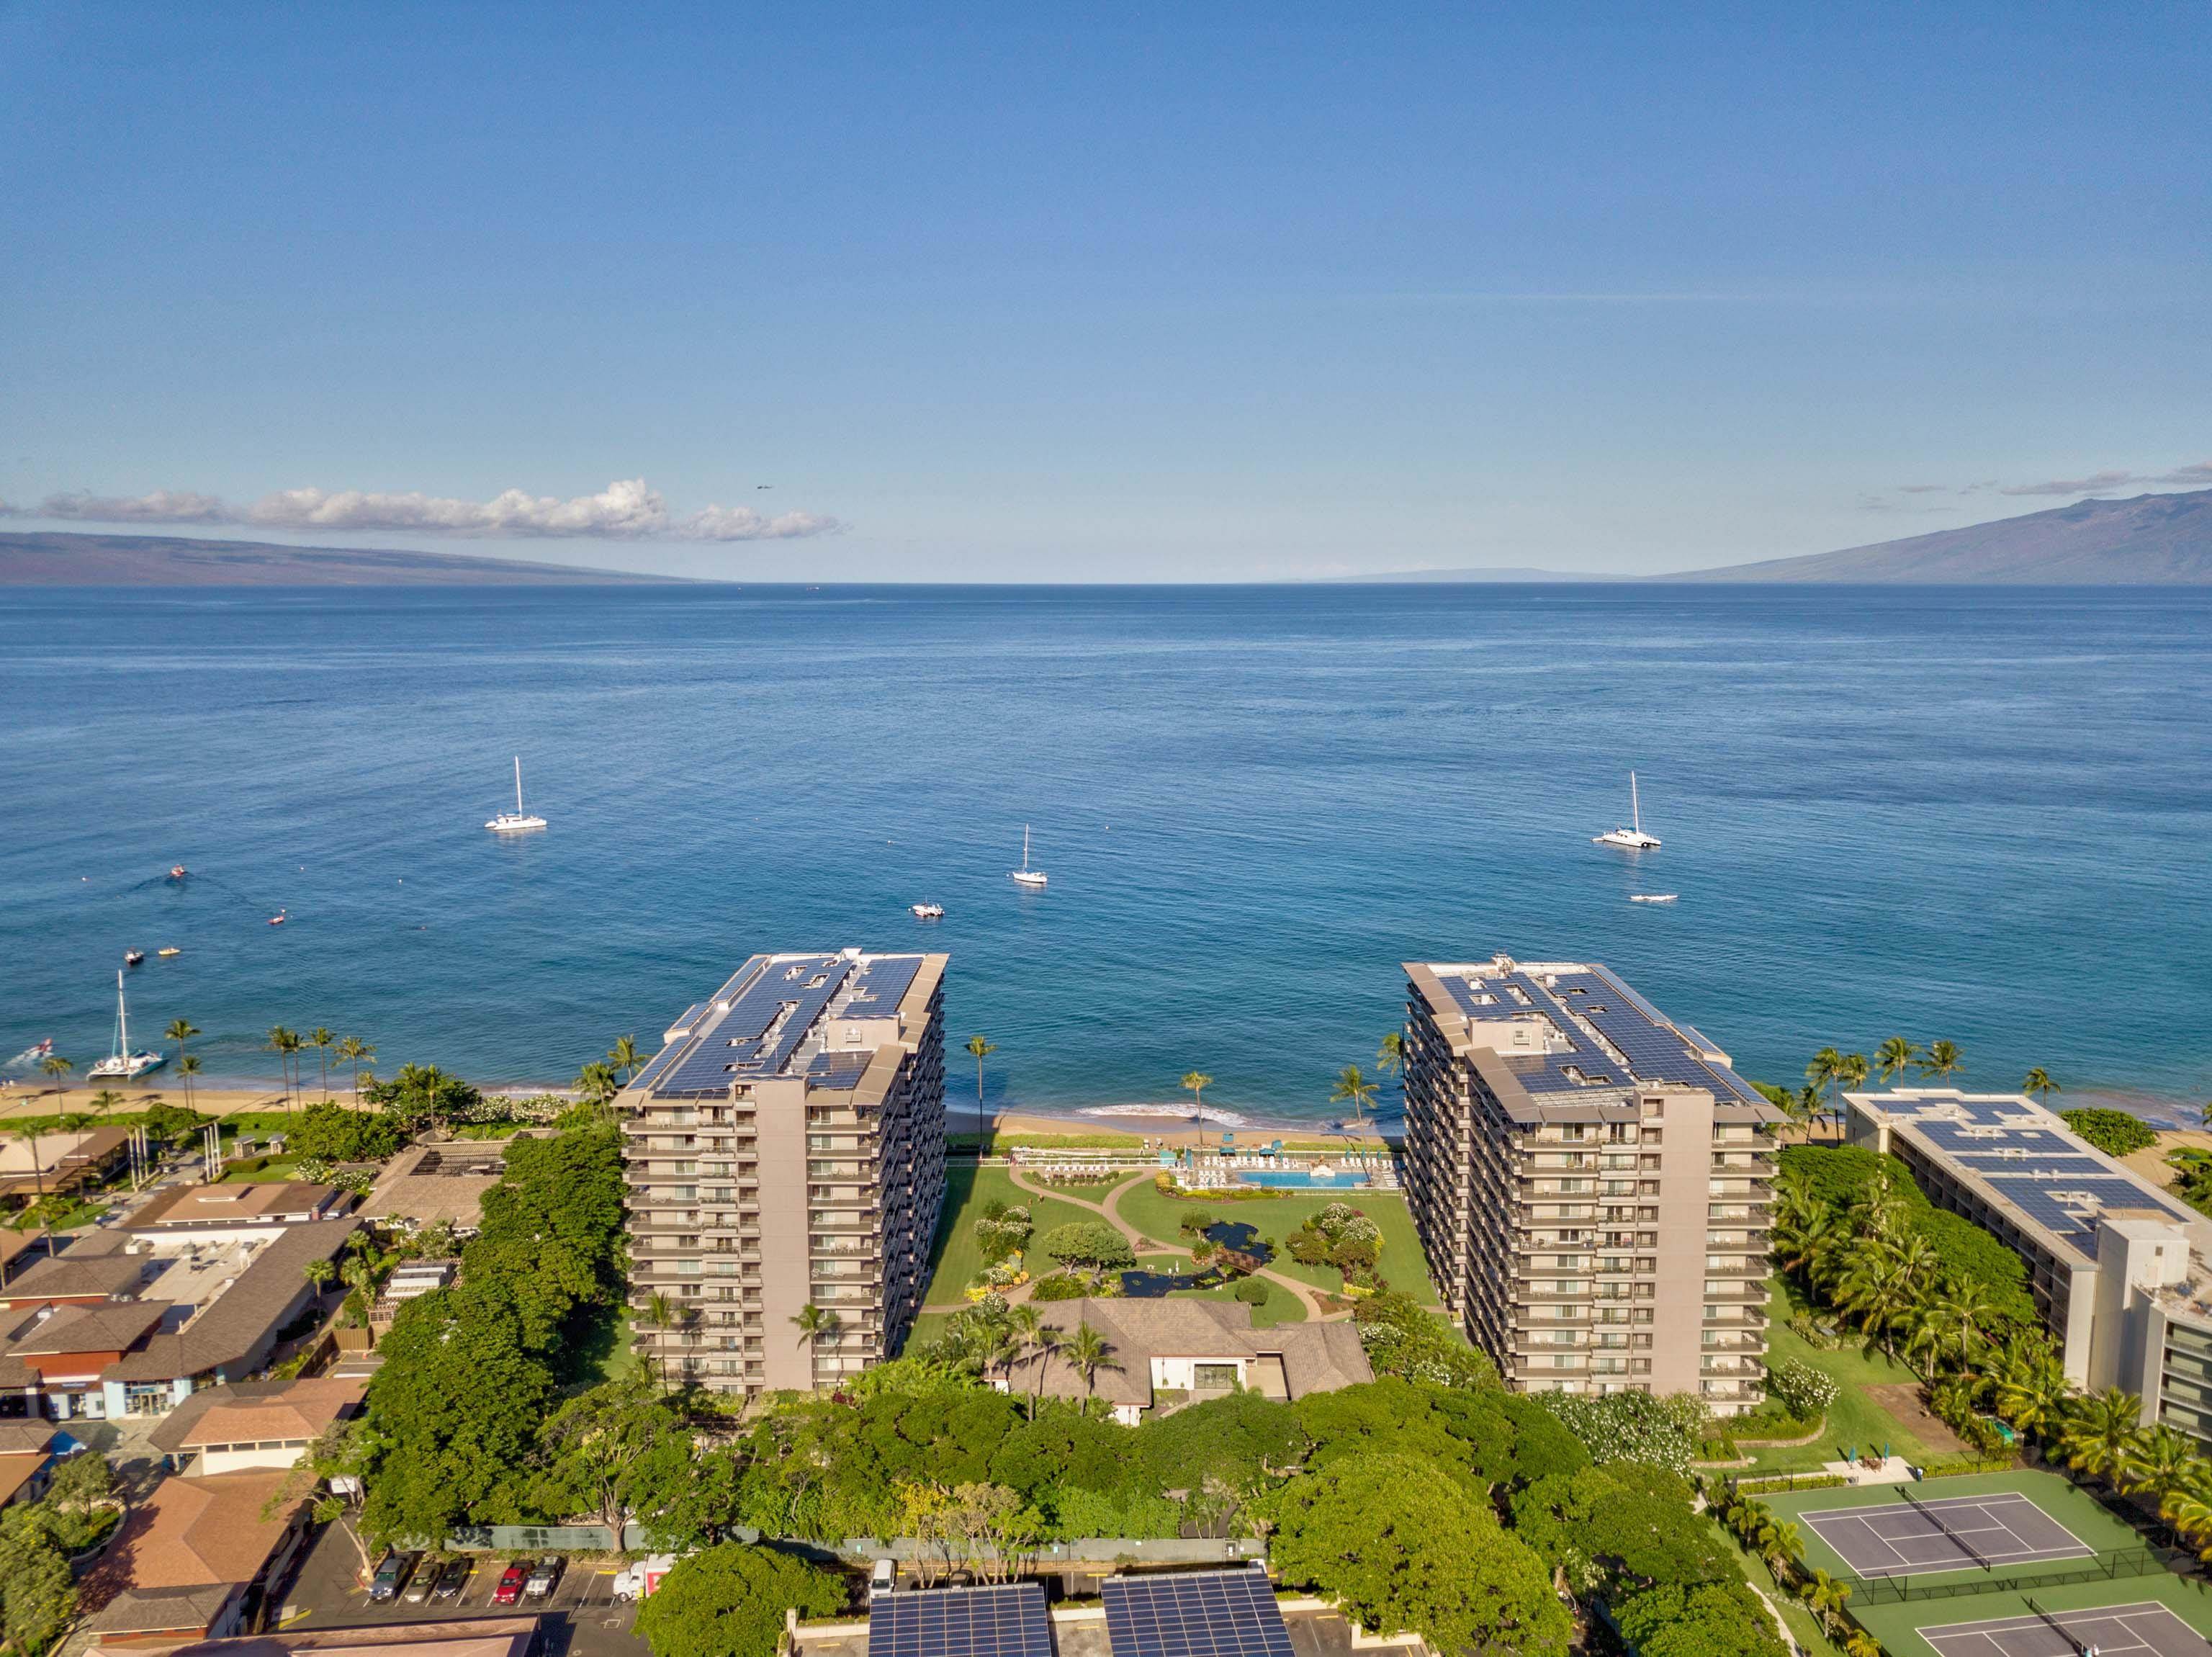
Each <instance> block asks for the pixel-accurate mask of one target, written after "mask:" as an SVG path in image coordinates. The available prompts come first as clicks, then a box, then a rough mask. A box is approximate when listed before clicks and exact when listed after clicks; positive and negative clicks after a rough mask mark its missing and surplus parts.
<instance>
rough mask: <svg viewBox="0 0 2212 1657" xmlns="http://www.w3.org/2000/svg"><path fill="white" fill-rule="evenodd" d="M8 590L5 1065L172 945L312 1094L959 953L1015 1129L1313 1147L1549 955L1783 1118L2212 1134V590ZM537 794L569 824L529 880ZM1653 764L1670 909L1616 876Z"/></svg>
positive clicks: (200, 1014) (99, 1004)
mask: <svg viewBox="0 0 2212 1657" xmlns="http://www.w3.org/2000/svg"><path fill="white" fill-rule="evenodd" d="M9 600H10V607H11V611H12V616H13V620H12V624H11V625H10V627H9V641H8V644H7V647H6V649H5V650H4V652H0V709H4V710H5V717H4V722H0V763H4V776H5V778H6V793H5V796H4V806H0V987H4V993H0V1054H4V1053H9V1052H14V1051H16V1050H18V1049H20V1048H21V1047H23V1046H26V1045H28V1044H29V1043H31V1042H32V1041H33V1040H35V1039H39V1038H40V1037H46V1036H52V1037H53V1038H54V1039H56V1040H57V1042H58V1045H59V1046H60V1049H61V1051H64V1052H66V1053H67V1054H69V1055H70V1057H74V1058H76V1059H77V1060H78V1061H79V1063H80V1064H82V1063H85V1062H87V1061H88V1060H89V1059H91V1058H93V1057H97V1056H98V1055H100V1053H102V1052H104V1051H106V1046H107V1040H108V1030H109V1022H110V1014H111V1001H112V987H113V978H114V972H115V968H116V966H118V963H119V958H120V956H121V954H122V953H123V951H124V950H125V948H126V947H141V948H143V949H146V950H148V951H149V952H151V951H153V950H155V949H156V948H158V947H161V946H163V945H174V946H176V947H179V948H180V949H181V950H182V951H183V952H184V953H182V954H180V955H179V956H176V957H174V958H173V959H167V960H161V959H151V958H150V953H149V959H148V961H147V963H146V965H145V966H143V967H142V968H140V969H139V970H137V972H134V973H133V974H132V975H131V986H132V1011H133V1025H134V1031H143V1032H144V1033H148V1034H151V1033H154V1032H155V1031H158V1030H159V1029H160V1028H161V1026H162V1025H163V1024H165V1023H166V1022H167V1020H170V1019H171V1018H173V1017H175V1016H177V1015H179V1014H183V1015H185V1016H186V1017H189V1018H190V1019H191V1020H192V1021H193V1022H194V1023H196V1024H197V1025H199V1026H202V1027H203V1028H204V1030H205V1031H206V1032H207V1033H208V1034H207V1036H206V1037H205V1038H204V1039H203V1040H202V1041H201V1042H200V1043H199V1044H198V1048H199V1051H202V1052H203V1053H204V1055H205V1057H206V1061H207V1064H208V1069H209V1072H210V1077H211V1078H212V1077H216V1076H220V1077H248V1076H252V1077H269V1076H273V1075H275V1074H276V1070H275V1061H274V1059H273V1058H272V1057H270V1056H268V1055H265V1054H264V1053H262V1052H260V1051H258V1044H259V1039H260V1037H259V1033H260V1032H261V1031H262V1030H264V1029H265V1028H266V1026H269V1025H271V1024H274V1023H277V1022H280V1021H281V1022H283V1023H287V1024H290V1025H292V1026H295V1027H301V1028H306V1027H312V1026H314V1025H317V1024H326V1025H328V1026H331V1028H332V1029H334V1030H337V1031H339V1032H341V1033H359V1034H361V1035H362V1036H364V1037H366V1038H367V1039H369V1040H371V1041H373V1042H374V1044H375V1045H376V1048H377V1050H378V1052H379V1055H380V1065H381V1066H382V1067H383V1068H385V1069H392V1068H395V1067H396V1066H397V1065H398V1064H399V1063H404V1062H406V1061H409V1060H415V1061H420V1062H424V1063H440V1064H442V1065H445V1066H447V1068H449V1069H459V1070H461V1071H463V1072H465V1073H467V1074H469V1075H473V1076H476V1077H478V1078H480V1079H483V1080H488V1081H489V1080H498V1081H526V1080H549V1081H550V1080H559V1079H562V1078H565V1077H567V1076H569V1075H573V1074H574V1070H575V1069H576V1067H577V1065H578V1064H579V1063H580V1062H581V1061H583V1060H585V1059H587V1058H591V1057H595V1056H597V1055H598V1054H599V1052H600V1051H602V1050H603V1049H605V1047H606V1045H608V1043H609V1042H610V1041H611V1039H613V1038H614V1037H616V1036H617V1035H620V1034H623V1033H625V1032H636V1033H639V1034H640V1036H641V1038H649V1039H650V1040H649V1041H648V1043H647V1045H651V1043H652V1042H657V1039H658V1033H659V1030H660V1029H661V1027H662V1026H663V1025H664V1023H665V1021H666V1020H667V1019H668V1017H669V1016H670V1015H671V1014H674V1013H676V1012H678V1011H679V1010H680V1009H682V1008H684V1006H685V1005H686V1004H688V1003H689V1002H690V1001H692V1000H693V999H695V998H696V996H698V995H699V994H700V993H701V992H702V991H703V990H708V989H710V988H712V987H713V986H714V984H717V983H718V982H720V979H721V978H722V977H723V976H724V975H726V973H727V972H729V971H730V970H731V968H732V966H734V965H735V964H736V963H737V962H738V960H739V959H741V958H742V957H743V956H744V954H746V953H748V952H750V951H753V950H758V949H770V948H801V947H804V948H825V947H840V946H844V945H850V944H857V945H864V946H866V947H872V948H879V949H881V948H916V947H929V948H936V949H945V950H949V951H951V955H952V967H951V978H950V983H949V987H948V990H947V992H946V1003H947V1008H948V1018H949V1026H948V1047H949V1048H952V1047H956V1046H957V1044H958V1043H960V1042H963V1041H964V1040H965V1039H967V1037H968V1036H969V1033H971V1032H976V1031H981V1032H985V1033H987V1034H988V1035H989V1036H990V1037H991V1039H993V1040H994V1041H996V1042H997V1043H998V1045H999V1051H998V1053H997V1054H996V1055H995V1056H994V1058H993V1060H992V1061H991V1064H990V1067H989V1069H988V1070H987V1096H988V1097H989V1099H990V1100H992V1101H993V1102H994V1103H997V1104H1000V1105H1004V1106H1016V1107H1027V1108H1036V1109H1065V1108H1069V1107H1073V1106H1095V1105H1100V1104H1109V1103H1118V1102H1126V1101H1135V1100H1169V1099H1175V1098H1177V1097H1179V1096H1180V1095H1178V1093H1177V1090H1176V1079H1177V1078H1178V1077H1179V1076H1181V1075H1182V1073H1183V1072H1184V1071H1186V1070H1189V1069H1202V1070H1205V1071H1206V1072H1208V1073H1210V1074H1211V1075H1212V1076H1213V1077H1214V1079H1215V1080H1214V1085H1213V1087H1212V1090H1211V1092H1210V1093H1209V1096H1208V1102H1209V1103H1214V1102H1218V1104H1220V1105H1221V1106H1223V1107H1225V1108H1226V1109H1228V1110H1231V1111H1235V1112H1243V1113H1246V1114H1248V1115H1252V1116H1256V1117H1261V1118H1273V1119H1277V1120H1283V1119H1293V1120H1295V1119H1301V1118H1321V1117H1324V1116H1328V1115H1330V1114H1333V1112H1331V1109H1330V1107H1329V1106H1328V1102H1327V1101H1328V1087H1329V1082H1330V1079H1331V1076H1332V1075H1333V1073H1334V1071H1335V1070H1336V1069H1338V1068H1340V1066H1342V1065H1344V1064H1346V1063H1352V1062H1355V1061H1356V1062H1358V1063H1363V1064H1364V1063H1369V1062H1370V1060H1371V1059H1372V1057H1373V1055H1374V1052H1375V1047H1376V1041H1377V1039H1379V1038H1380V1037H1381V1036H1382V1035H1383V1033H1384V1032H1385V1031H1387V1030H1389V1029H1390V1028H1391V1027H1392V1026H1393V1025H1394V1023H1395V1020H1396V1018H1397V1016H1398V1014H1399V1009H1400V1004H1401V994H1402V990H1401V977H1400V973H1399V963H1400V962H1401V960H1405V959H1468V958H1471V957H1486V956H1487V955H1489V954H1490V953H1493V952H1494V951H1497V950H1499V949H1504V950H1506V951H1509V952H1510V953H1515V954H1517V955H1520V956H1522V957H1523V958H1524V959H1542V958H1547V957H1553V958H1558V957H1566V958H1582V959H1600V960H1603V961H1606V962H1608V963H1610V964H1611V965H1612V966H1615V967H1617V968H1619V969H1620V970H1621V971H1622V972H1624V973H1625V974H1626V976H1627V978H1629V979H1630V981H1631V982H1632V983H1633V984H1635V985H1636V986H1637V987H1638V989H1640V990H1643V991H1644V993H1645V994H1646V995H1647V996H1649V997H1650V999H1652V1000H1653V1001H1654V1002H1656V1003H1657V1004H1658V1005H1659V1006H1660V1007H1661V1008H1663V1009H1665V1010H1667V1011H1668V1012H1670V1013H1672V1014H1674V1015H1675V1016H1677V1017H1680V1018H1683V1019H1686V1020H1689V1021H1690V1022H1692V1023H1694V1024H1696V1025H1698V1026H1700V1027H1701V1028H1702V1029H1703V1030H1705V1033H1707V1034H1709V1035H1711V1037H1713V1038H1714V1039H1716V1040H1717V1041H1719V1042H1720V1043H1721V1044H1722V1045H1724V1046H1726V1047H1727V1048H1729V1050H1730V1051H1732V1052H1733V1054H1734V1055H1735V1059H1736V1063H1737V1064H1738V1066H1739V1068H1740V1069H1741V1070H1743V1071H1744V1072H1745V1073H1746V1074H1747V1075H1752V1076H1755V1077H1759V1078H1762V1079H1768V1080H1784V1081H1794V1080H1796V1078H1797V1077H1798V1075H1799V1073H1800V1072H1801V1071H1802V1067H1803V1065H1804V1063H1805V1059H1806V1057H1807V1056H1808V1053H1809V1052H1810V1051H1812V1050H1813V1049H1814V1048H1816V1047H1818V1046H1820V1045H1823V1044H1825V1043H1831V1042H1832V1043H1835V1044H1837V1045H1840V1046H1844V1047H1845V1048H1847V1049H1848V1048H1858V1049H1861V1050H1869V1051H1870V1050H1871V1049H1872V1047H1873V1045H1875V1043H1876V1042H1878V1041H1880V1040H1881V1039H1882V1038H1883V1037H1884V1036H1887V1035H1890V1034H1893V1033H1902V1034H1905V1035H1907V1036H1911V1037H1912V1038H1914V1039H1920V1040H1928V1039H1935V1038H1938V1037H1948V1038H1949V1039H1952V1040H1954V1041H1956V1042H1958V1043H1959V1044H1960V1046H1961V1047H1962V1048H1963V1049H1964V1051H1965V1055H1966V1069H1965V1072H1964V1074H1963V1076H1962V1078H1961V1080H1962V1081H1965V1082H1967V1083H1970V1084H1972V1085H1975V1086H1979V1087H2003V1088H2010V1087H2015V1086H2016V1085H2017V1083H2018V1081H2019V1079H2020V1077H2021V1073H2022V1072H2023V1071H2024V1070H2026V1069H2027V1068H2028V1067H2029V1066H2030V1065H2033V1064H2040V1065H2043V1066H2045V1067H2046V1068H2047V1069H2050V1070H2051V1072H2052V1073H2053V1074H2054V1075H2057V1077H2058V1078H2059V1079H2060V1081H2062V1082H2063V1083H2064V1084H2065V1087H2066V1089H2067V1093H2066V1095H2065V1098H2064V1099H2062V1100H2060V1101H2059V1102H2061V1103H2064V1102H2067V1101H2068V1100H2079V1099H2080V1098H2081V1096H2082V1095H2085V1094H2090V1093H2104V1094H2111V1095H2118V1096H2122V1097H2124V1098H2125V1099H2127V1100H2130V1102H2132V1103H2134V1104H2136V1106H2138V1107H2140V1108H2144V1109H2146V1110H2148V1111H2149V1112H2152V1113H2154V1114H2157V1113H2161V1112H2179V1111H2180V1110H2183V1109H2188V1108H2190V1107H2191V1106H2193V1104H2194V1103H2195V1102H2197V1101H2201V1100H2203V1099H2204V1098H2206V1097H2207V1096H2212V924H2208V915H2212V908H2208V899H2212V855H2209V854H2212V801H2208V780H2212V699H2209V698H2208V692H2212V592H2205V591H2188V590H2174V589H2169V590H2157V591H2148V590H2132V591H2107V592H2081V591H2064V592H2053V591H2008V590H2003V589H1978V590H1972V591H1963V590H1916V589H1907V588H1889V589H1879V590H1846V589H1837V588H1764V589H1762V588H1615V587H1552V588H1543V587H1516V588H1496V587H1468V588H1448V587H1446V588H1402V587H1401V588H1351V587H1308V588H1196V589H1192V588H1178V589H1131V588H1121V589H1115V588H1106V589H1097V588H1093V589H1072V590H1071V589H1009V588H968V589H959V588H923V589H916V588H823V589H821V590H818V591H815V590H806V591H802V590H799V589H794V588H605V589H591V590H567V591H562V590H530V589H520V590H518V589H503V590H487V589H477V590H465V591H438V590H423V589H416V590H408V589H392V588H381V589H376V588H372V589H358V590H324V591H298V590H295V591H283V592H268V591H237V590H205V589H202V590H164V591H148V590H131V591H102V592H89V591H62V590H52V589H47V590H40V589H19V590H16V591H15V592H13V593H11V594H9ZM516 752H520V754H521V755H522V762H523V768H524V780H525V783H526V788H527V789H528V795H529V802H530V804H531V806H532V808H533V809H536V810H538V811H539V812H542V813H544V815H545V816H546V817H548V818H550V819H551V822H552V828H551V831H550V832H549V833H546V834H543V835H539V836H535V837H532V838H527V839H523V840H516V841H502V840H500V839H496V838H494V837H493V836H491V835H489V834H488V833H486V832H484V830H483V828H482V827H481V826H480V825H482V823H483V820H484V819H486V818H487V817H489V815H490V814H491V813H493V812H495V811H496V810H498V809H499V808H500V807H501V806H502V805H503V804H505V803H507V801H509V799H510V797H511V796H510V795H509V792H508V791H509V789H510V786H511V785H510V780H509V779H510V771H509V765H510V763H511V761H510V756H512V755H513V754H514V753H516ZM1631 766H1633V767H1635V768H1636V770H1637V771H1638V774H1639V775H1640V777H1641V778H1642V782H1643V790H1644V822H1645V825H1646V826H1647V827H1649V828H1650V829H1651V830H1653V831H1654V832H1656V833H1658V834H1660V835H1662V837H1664V838H1665V841H1666V846H1665V849H1664V850H1662V851H1661V852H1659V853H1657V854H1656V855H1652V856H1645V857H1644V858H1643V859H1642V860H1641V861H1640V862H1636V861H1632V860H1631V859H1630V858H1629V857H1627V856H1625V855H1623V854H1620V853H1617V852H1612V851H1608V850H1604V849H1601V848H1600V847H1597V846H1594V845H1592V844H1590V839H1589V837H1590V836H1591V835H1592V834H1594V833H1596V832H1600V831H1601V830H1604V829H1607V828H1609V827H1611V826H1613V824H1614V822H1615V821H1616V820H1617V819H1620V817H1622V816H1623V815H1624V814H1625V813H1626V809H1627V775H1628V771H1629V768H1630V767H1631ZM1024 823H1030V824H1033V825H1035V830H1036V838H1035V856H1036V862H1037V863H1038V864H1039V865H1040V866H1041V867H1042V868H1045V869H1047V870H1048V872H1049V873H1050V875H1051V886H1050V888H1049V889H1048V891H1046V892H1042V893H1039V894H1035V895H1031V894H1025V893H1024V892H1021V891H1019V890H1018V889H1017V888H1016V887H1015V886H1013V885H1012V882H1010V881H1009V880H1007V879H1006V871H1007V870H1008V869H1010V868H1013V867H1014V866H1015V863H1016V862H1017V860H1018V856H1019V853H1020V850H1021V837H1022V825H1024ZM173 862H184V863H185V864H188V865H189V866H190V867H191V870H192V874H191V879H190V880H189V881H187V882H186V883H185V884H183V885H182V886H173V885H171V884H170V883H168V882H167V880H164V879H163V878H162V872H163V871H164V870H166V869H167V867H168V866H169V865H170V864H171V863H173ZM1632 892H1679V893H1680V902H1679V903H1677V904H1674V905H1668V906H1656V905H1636V904H1631V903H1630V902H1628V897H1629V894H1630V893H1632ZM922 899H930V900H934V901H937V902H940V903H942V904H944V905H945V910H946V915H945V919H944V920H943V921H942V922H941V923H936V924H933V925H925V924H922V923H917V922H915V920H914V919H912V918H911V917H909V916H908V913H907V907H906V906H907V905H908V904H909V903H913V902H915V901H918V900H922ZM280 906H281V907H283V908H285V909H287V910H289V912H290V916H291V920H290V923H289V924H288V925H286V926H283V927H282V928H271V927H269V926H266V925H264V921H265V919H266V917H269V916H270V915H273V914H275V913H276V911H277V910H278V909H279V907H280ZM963 1063H964V1061H963V1060H962V1059H961V1057H960V1056H959V1055H958V1054H957V1052H955V1053H954V1055H953V1063H952V1076H953V1085H954V1086H955V1087H960V1086H968V1087H972V1082H973V1072H972V1069H967V1070H963V1068H962V1067H963ZM310 1069H311V1072H312V1065H311V1067H310ZM963 1075H965V1076H966V1078H967V1080H966V1081H964V1082H963V1081H962V1080H961V1078H962V1077H963ZM970 1096H971V1097H972V1093H971V1095H970ZM2191 1114H2192V1115H2193V1109H2192V1110H2191Z"/></svg>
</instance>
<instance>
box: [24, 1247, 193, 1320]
mask: <svg viewBox="0 0 2212 1657" xmlns="http://www.w3.org/2000/svg"><path fill="white" fill-rule="evenodd" d="M158 1270H159V1268H158V1267H157V1266H156V1265H155V1264H154V1262H153V1261H152V1260H151V1259H150V1258H147V1257H144V1256H141V1255H137V1254H126V1253H125V1252H123V1248H122V1241H121V1240H120V1239H119V1238H118V1237H116V1236H115V1235H114V1234H112V1233H105V1234H98V1235H94V1236H88V1237H79V1238H77V1239H76V1240H74V1241H73V1242H71V1243H70V1244H68V1245H67V1246H65V1247H64V1249H63V1250H62V1252H60V1253H58V1254H54V1255H51V1256H49V1257H47V1258H44V1259H40V1260H34V1261H33V1262H32V1263H31V1264H28V1265H27V1266H25V1267H24V1268H23V1269H22V1270H21V1271H19V1272H17V1273H16V1274H15V1276H14V1277H13V1278H12V1279H11V1280H10V1281H9V1283H8V1285H7V1287H6V1288H4V1289H0V1314H5V1313H11V1312H35V1311H37V1310H38V1309H39V1308H40V1307H53V1306H97V1305H100V1303H101V1302H103V1301H129V1300H136V1299H137V1297H138V1296H139V1295H140V1294H141V1293H142V1292H143V1290H144V1288H145V1287H146V1285H147V1284H148V1283H149V1282H151V1281H152V1280H153V1278H154V1277H155V1275H156V1273H157V1272H158Z"/></svg>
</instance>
